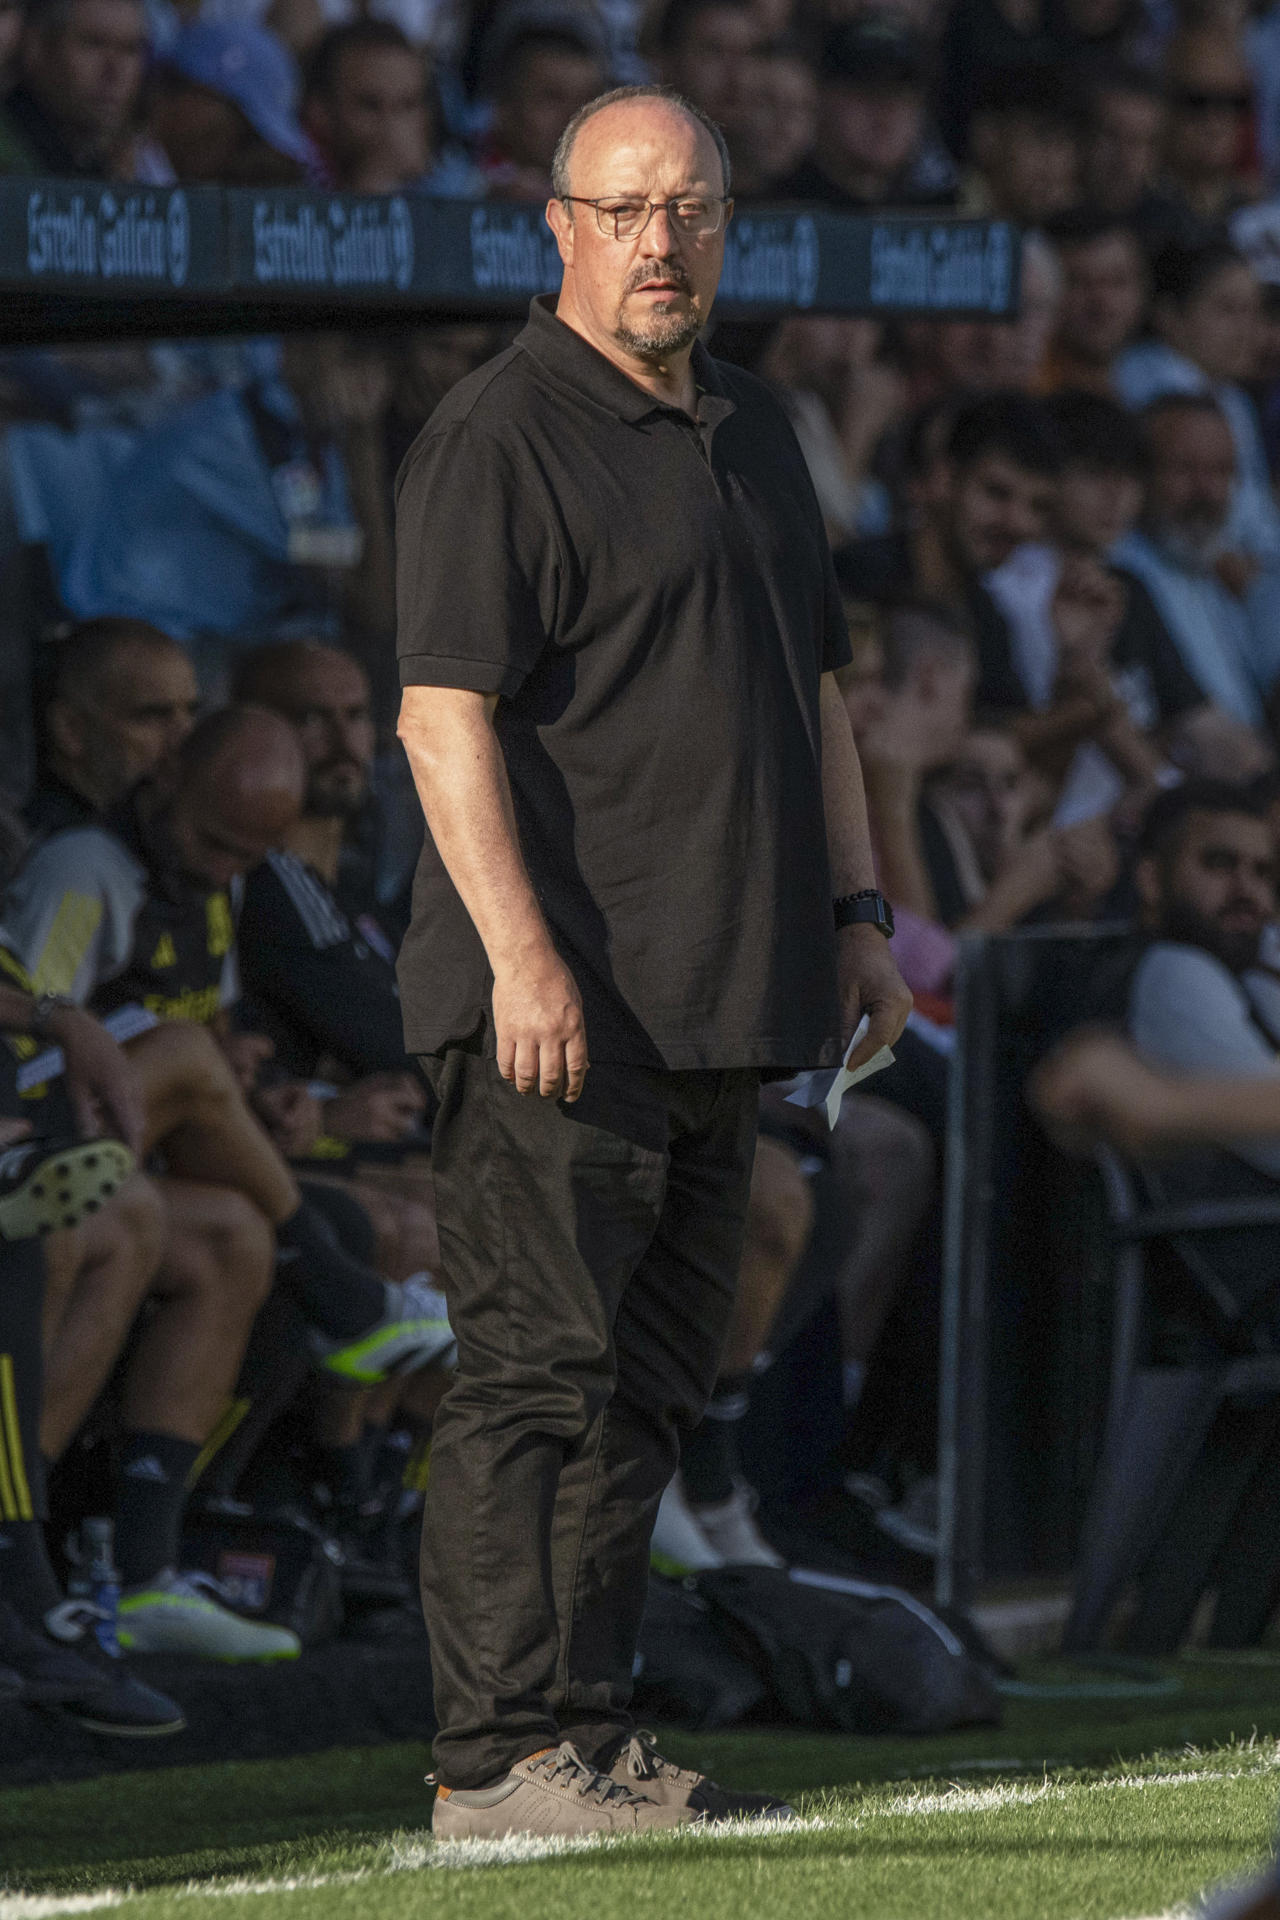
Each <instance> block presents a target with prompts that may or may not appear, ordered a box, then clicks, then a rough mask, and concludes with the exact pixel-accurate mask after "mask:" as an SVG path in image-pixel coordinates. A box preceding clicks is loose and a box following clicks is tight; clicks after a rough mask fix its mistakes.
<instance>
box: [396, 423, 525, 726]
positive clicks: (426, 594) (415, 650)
mask: <svg viewBox="0 0 1280 1920" xmlns="http://www.w3.org/2000/svg"><path fill="white" fill-rule="evenodd" d="M557 576H558V567H557V559H556V548H555V540H554V536H553V532H552V528H551V525H550V521H549V516H548V511H547V508H546V505H545V501H544V496H543V494H542V491H541V489H540V488H539V486H538V485H537V483H536V481H535V479H534V477H533V476H532V474H530V473H529V472H528V471H527V470H522V465H521V462H520V460H519V458H518V454H517V452H516V450H515V449H514V448H512V447H510V446H508V445H506V444H504V443H503V442H502V441H500V440H499V439H498V438H497V437H496V436H494V435H493V434H491V433H488V432H485V431H483V430H480V429H477V428H474V427H472V426H471V425H469V424H468V423H466V422H454V423H450V424H447V425H445V426H442V427H438V428H434V429H433V428H432V427H431V426H430V425H428V426H427V428H426V429H425V430H424V432H423V434H422V435H421V437H420V438H419V440H418V442H417V444H416V445H415V446H414V447H413V448H412V449H411V450H410V452H409V455H408V457H407V458H406V461H405V464H404V467H403V469H402V470H401V474H400V478H399V482H398V485H397V489H396V625H397V634H396V651H397V654H398V656H399V661H400V684H401V686H405V687H411V686H428V687H465V688H469V689H471V690H472V691H474V692H476V693H501V694H505V695H507V696H508V697H509V696H510V695H512V694H514V693H515V692H516V691H517V689H518V688H519V687H520V685H521V683H522V682H523V681H524V680H525V678H526V677H527V676H528V674H529V673H530V672H531V671H532V669H533V667H534V665H535V664H536V662H537V660H538V656H539V655H540V653H541V652H542V649H543V647H544V646H545V645H546V642H547V640H548V638H549V637H550V629H551V625H552V622H553V620H554V617H555V607H556V589H557Z"/></svg>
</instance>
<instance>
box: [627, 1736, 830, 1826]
mask: <svg viewBox="0 0 1280 1920" xmlns="http://www.w3.org/2000/svg"><path fill="white" fill-rule="evenodd" d="M609 1778H610V1779H611V1780H616V1781H617V1782H618V1783H619V1784H620V1785H621V1786H624V1787H630V1789H631V1791H632V1792H633V1793H642V1794H644V1795H645V1797H646V1798H647V1799H649V1800H656V1801H657V1802H658V1803H659V1804H660V1805H661V1806H664V1807H684V1808H685V1809H686V1811H687V1812H688V1814H689V1815H690V1817H691V1818H692V1819H695V1820H794V1819H795V1817H796V1815H795V1808H794V1807H789V1806H788V1805H787V1803H786V1801H785V1800H779V1799H777V1798H776V1797H775V1796H774V1795H773V1794H771V1793H731V1792H730V1791H729V1789H728V1788H727V1787H719V1786H717V1785H716V1783H715V1781H714V1780H709V1779H708V1778H707V1776H706V1774H705V1773H694V1772H692V1770H691V1769H690V1768H688V1767H678V1766H677V1765H676V1763H675V1761H674V1760H665V1759H664V1758H663V1756H662V1755H661V1754H660V1753H659V1752H658V1745H657V1741H656V1740H655V1739H654V1737H653V1735H652V1734H651V1733H644V1732H639V1733H633V1734H632V1736H631V1738H630V1739H629V1740H628V1741H627V1744H626V1745H625V1746H624V1747H623V1749H622V1751H621V1752H620V1753H619V1755H618V1757H617V1759H616V1760H615V1761H614V1763H613V1765H612V1766H611V1767H610V1768H609Z"/></svg>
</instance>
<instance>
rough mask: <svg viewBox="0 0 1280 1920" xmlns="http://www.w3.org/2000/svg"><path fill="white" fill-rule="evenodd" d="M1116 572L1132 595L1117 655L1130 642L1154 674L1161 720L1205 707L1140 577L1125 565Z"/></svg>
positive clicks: (1203, 700)
mask: <svg viewBox="0 0 1280 1920" xmlns="http://www.w3.org/2000/svg"><path fill="white" fill-rule="evenodd" d="M1116 571H1117V572H1118V573H1119V575H1120V578H1121V580H1122V581H1123V582H1124V585H1125V588H1126V590H1127V592H1128V596H1129V598H1128V604H1127V605H1126V608H1125V615H1124V621H1123V623H1122V626H1121V630H1120V633H1119V635H1118V636H1117V639H1116V656H1117V658H1120V657H1121V650H1122V646H1123V644H1124V642H1125V641H1128V642H1129V644H1130V649H1131V651H1132V653H1133V657H1134V659H1135V661H1138V662H1141V664H1142V665H1144V666H1145V667H1146V668H1147V671H1148V672H1149V673H1150V675H1151V684H1152V687H1153V689H1154V691H1155V696H1156V705H1157V707H1158V708H1159V710H1160V718H1161V720H1162V721H1166V722H1167V721H1170V720H1177V719H1178V718H1179V717H1180V716H1181V715H1182V714H1184V713H1191V712H1193V711H1194V710H1195V709H1196V708H1197V707H1202V706H1203V705H1204V704H1205V698H1204V694H1203V692H1202V691H1201V689H1200V688H1199V687H1198V686H1197V685H1196V682H1195V681H1194V680H1193V679H1192V677H1191V675H1190V674H1189V673H1188V672H1187V669H1186V667H1185V666H1184V665H1183V661H1182V655H1181V654H1180V653H1179V652H1178V649H1177V647H1176V646H1175V644H1174V642H1173V640H1172V638H1171V637H1170V634H1169V629H1168V628H1167V627H1166V626H1165V623H1164V621H1163V620H1162V619H1161V618H1160V613H1159V609H1158V608H1157V606H1156V603H1155V601H1154V600H1153V599H1152V598H1151V595H1150V594H1149V593H1148V592H1147V589H1146V588H1145V586H1144V585H1143V584H1142V582H1141V580H1139V579H1138V576H1137V575H1136V574H1134V573H1128V572H1127V571H1126V570H1125V569H1124V568H1122V567H1121V568H1117V570H1116Z"/></svg>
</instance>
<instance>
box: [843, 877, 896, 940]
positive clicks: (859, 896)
mask: <svg viewBox="0 0 1280 1920" xmlns="http://www.w3.org/2000/svg"><path fill="white" fill-rule="evenodd" d="M831 906H832V911H833V912H834V914H835V917H836V931H837V932H839V930H840V928H841V927H854V926H864V925H865V926H869V927H878V928H879V929H880V932H881V933H882V934H883V935H884V937H885V939H886V940H892V938H893V908H892V907H891V906H890V905H889V902H888V901H887V900H886V899H885V897H884V895H883V894H882V893H881V892H880V889H879V888H878V887H863V888H862V890H861V892H859V893H842V894H841V895H840V898H839V899H838V900H833V901H832V903H831Z"/></svg>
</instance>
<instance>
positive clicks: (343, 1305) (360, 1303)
mask: <svg viewBox="0 0 1280 1920" xmlns="http://www.w3.org/2000/svg"><path fill="white" fill-rule="evenodd" d="M276 1239H277V1241H278V1242H279V1245H280V1252H281V1255H282V1256H288V1255H292V1256H295V1257H293V1258H282V1259H281V1260H280V1264H279V1276H280V1280H281V1283H282V1284H283V1285H284V1286H287V1287H289V1288H290V1290H291V1291H292V1292H293V1293H294V1294H295V1296H296V1298H297V1299H298V1300H299V1301H300V1302H301V1305H302V1311H303V1312H304V1313H305V1314H306V1316H307V1319H308V1320H309V1321H310V1322H311V1324H312V1326H315V1327H318V1328H319V1329H320V1331H321V1332H322V1333H327V1334H329V1335H330V1337H331V1338H333V1339H335V1340H348V1339H351V1340H353V1339H355V1337H356V1335H357V1334H361V1333H367V1332H368V1331H369V1329H370V1327H374V1326H376V1325H377V1323H378V1321H379V1320H381V1319H382V1317H383V1315H384V1314H385V1313H386V1311H387V1287H386V1282H385V1281H384V1280H383V1279H382V1278H381V1276H380V1275H379V1274H377V1273H375V1272H374V1270H373V1268H372V1267H370V1266H366V1264H365V1263H364V1261H362V1260H355V1259H353V1258H352V1256H351V1255H350V1254H349V1253H347V1252H346V1251H345V1249H344V1248H343V1247H341V1246H340V1245H339V1244H338V1239H337V1236H336V1234H335V1233H334V1231H333V1228H332V1227H331V1226H330V1225H329V1222H328V1221H327V1220H326V1219H324V1217H323V1216H322V1215H321V1214H320V1213H319V1212H318V1211H317V1209H316V1208H315V1207H313V1206H312V1204H311V1202H310V1201H309V1200H304V1201H303V1203H302V1205H301V1206H300V1207H299V1208H298V1211H297V1212H296V1213H295V1214H294V1215H293V1216H292V1217H291V1218H290V1219H288V1220H286V1221H285V1223H284V1225H283V1226H281V1227H277V1228H276Z"/></svg>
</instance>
